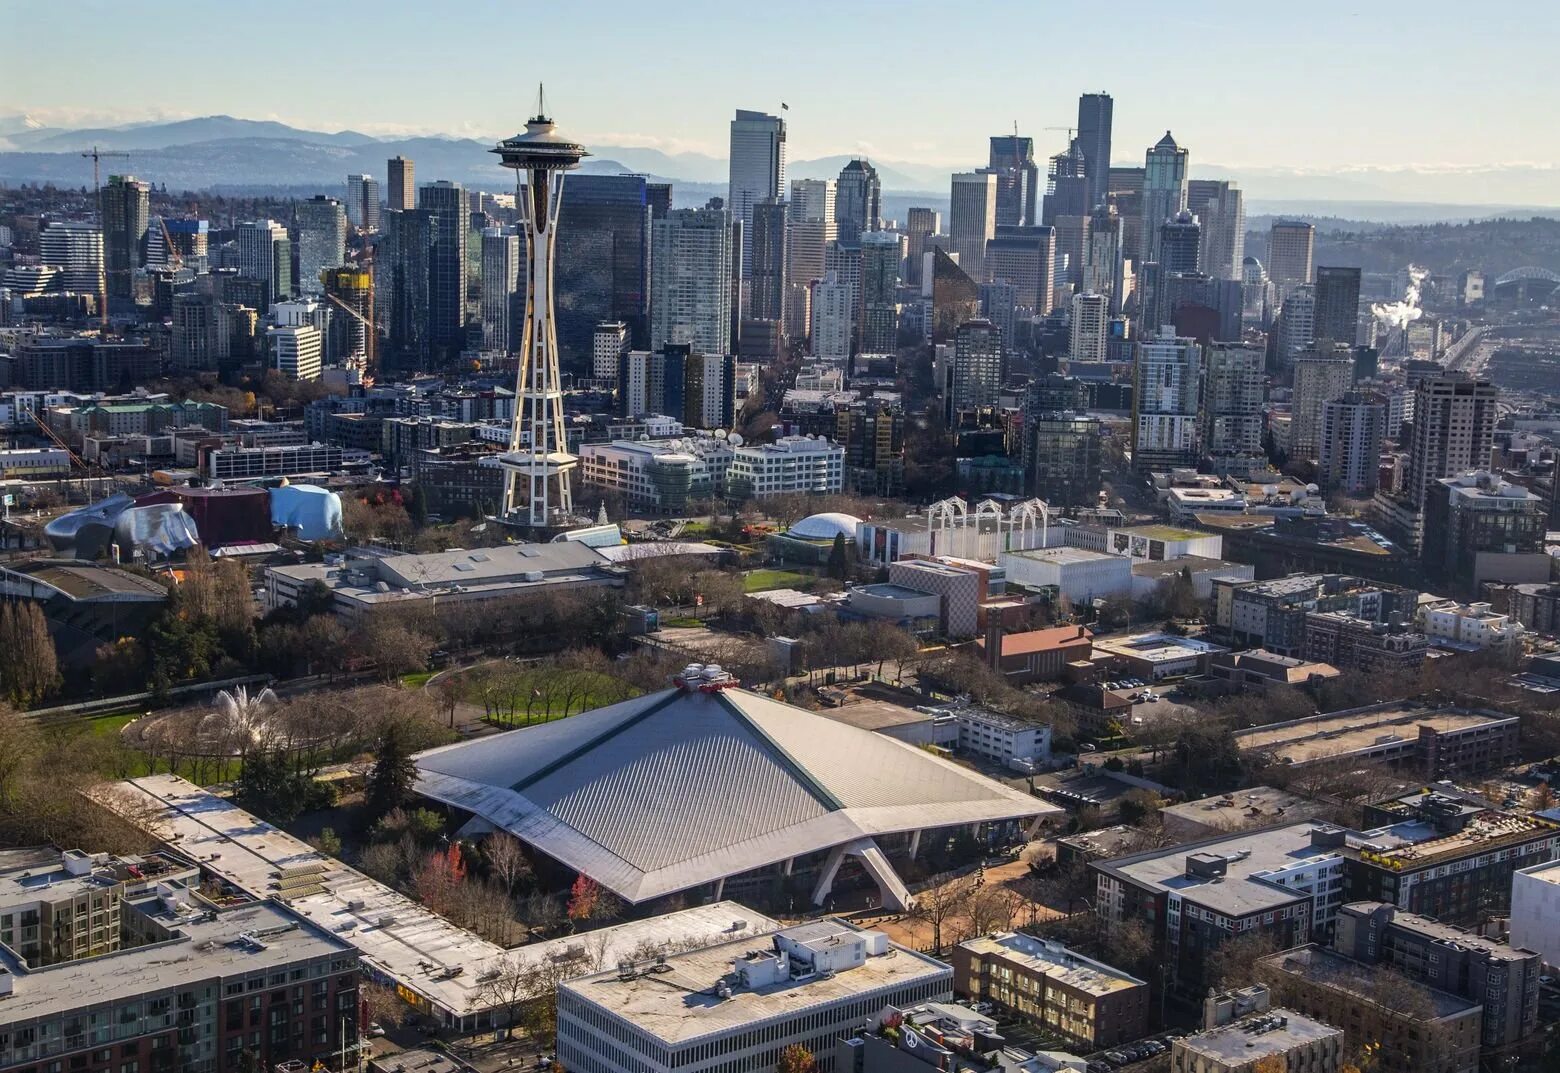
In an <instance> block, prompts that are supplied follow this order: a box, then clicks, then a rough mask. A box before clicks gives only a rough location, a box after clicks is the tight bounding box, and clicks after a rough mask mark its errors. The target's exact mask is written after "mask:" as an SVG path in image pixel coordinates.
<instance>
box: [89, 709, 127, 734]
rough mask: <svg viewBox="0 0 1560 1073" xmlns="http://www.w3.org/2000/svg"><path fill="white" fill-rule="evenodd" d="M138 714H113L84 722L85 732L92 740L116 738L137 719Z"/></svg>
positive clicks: (95, 717)
mask: <svg viewBox="0 0 1560 1073" xmlns="http://www.w3.org/2000/svg"><path fill="white" fill-rule="evenodd" d="M140 715H141V713H140V712H114V713H112V714H110V715H97V716H93V717H92V718H91V719H88V720H86V721H85V722H86V725H87V726H86V732H87V733H88V734H90V735H91V736H92V737H94V738H110V737H117V736H118V734H119V732H120V731H121V730H123V729H124V728H125V727H127V726H128V725H130V723H131V722H132V721H133V720H135V719H137V718H139V717H140Z"/></svg>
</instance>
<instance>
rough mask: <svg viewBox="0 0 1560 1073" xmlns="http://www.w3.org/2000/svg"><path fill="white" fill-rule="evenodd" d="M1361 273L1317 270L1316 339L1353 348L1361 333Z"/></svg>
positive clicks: (1324, 266) (1327, 267) (1325, 268)
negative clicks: (1356, 338)
mask: <svg viewBox="0 0 1560 1073" xmlns="http://www.w3.org/2000/svg"><path fill="white" fill-rule="evenodd" d="M1359 311H1360V270H1359V269H1358V268H1333V267H1330V266H1327V265H1322V266H1320V267H1318V268H1317V269H1316V338H1317V339H1318V340H1322V339H1325V340H1328V341H1329V342H1333V343H1345V344H1347V345H1349V346H1353V345H1354V343H1355V337H1356V336H1357V334H1358V331H1359Z"/></svg>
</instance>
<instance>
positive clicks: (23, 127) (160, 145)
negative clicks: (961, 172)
mask: <svg viewBox="0 0 1560 1073" xmlns="http://www.w3.org/2000/svg"><path fill="white" fill-rule="evenodd" d="M93 146H96V147H97V148H98V149H100V150H104V151H111V152H114V153H127V154H129V155H128V157H118V156H116V157H112V158H109V160H108V163H107V166H106V167H105V173H112V172H118V171H127V172H131V173H133V174H136V175H139V176H141V177H142V178H145V179H148V180H150V181H153V182H156V183H158V184H166V185H167V186H168V187H169V188H170V189H174V190H186V189H187V190H202V189H224V190H228V191H232V192H266V191H269V190H277V189H287V190H301V189H303V188H312V189H314V190H334V189H336V188H338V187H340V186H341V184H342V182H343V180H344V178H345V176H346V175H348V174H352V173H358V172H362V173H367V174H370V175H383V174H384V168H385V160H386V159H387V158H389V157H392V156H397V155H400V156H405V157H409V158H411V159H412V160H413V161H415V162H416V167H417V178H418V179H419V180H430V179H454V180H457V181H459V182H462V183H465V184H468V185H471V186H476V187H479V188H484V189H504V188H507V187H508V186H509V184H510V183H511V182H512V179H511V178H510V176H509V175H508V174H507V173H506V172H505V171H504V170H503V169H502V168H501V167H499V165H498V164H497V163H496V160H495V158H493V157H492V156H491V155H489V154H488V152H487V150H488V149H490V148H491V143H489V142H485V141H478V140H475V139H471V138H454V137H445V136H418V137H390V138H376V137H374V136H372V135H368V134H364V133H361V132H359V131H353V130H340V131H333V132H332V131H314V130H304V129H300V128H298V127H292V126H288V125H287V124H285V123H279V122H275V121H271V120H253V119H239V118H235V117H233V116H225V115H217V116H204V117H200V118H197V119H182V120H176V121H172V122H148V123H134V124H127V125H123V126H115V127H97V128H80V129H70V128H59V127H50V126H46V125H44V124H41V123H39V122H38V121H37V120H35V119H33V118H32V117H30V116H26V115H9V116H0V183H7V184H16V183H22V182H53V183H57V184H61V185H70V186H84V185H89V184H90V183H91V182H92V162H91V160H90V159H87V158H85V157H83V156H82V155H81V154H82V153H83V151H86V150H90V149H91V148H92V147H93ZM589 148H590V150H591V153H592V157H591V159H590V160H588V161H587V162H586V164H585V170H587V171H591V172H597V173H608V174H610V173H615V172H634V173H638V174H643V175H647V176H650V177H653V178H655V179H658V180H662V181H672V182H673V183H674V184H681V186H679V187H678V191H677V192H678V203H679V204H686V203H690V201H692V200H693V199H694V198H695V197H696V198H697V199H699V200H702V198H703V197H705V196H708V194H709V193H710V192H714V191H711V190H710V188H711V187H721V186H724V185H725V181H726V161H725V160H724V159H723V158H720V157H715V156H711V155H708V154H704V153H694V152H679V153H667V152H664V151H662V150H660V149H654V148H649V147H645V146H624V145H592V146H590V147H589ZM850 159H852V158H851V157H850V156H846V155H835V156H826V157H819V158H816V159H812V160H795V161H791V162H789V164H788V167H787V171H788V173H789V175H790V177H792V178H832V177H834V176H836V175H838V174H839V171H840V168H842V167H843V166H844V165H845V164H846V163H847V162H848V161H849V160H850ZM978 163H979V162H978V161H972V162H971V164H970V165H969V166H970V167H973V166H975V165H976V164H978ZM873 166H874V167H876V168H877V171H878V175H879V177H880V179H881V181H882V184H883V189H884V191H885V193H895V194H900V195H924V196H918V197H916V198H915V199H914V200H915V201H916V202H917V203H920V204H927V205H930V206H932V207H940V206H941V207H945V205H946V200H947V190H948V175H949V173H950V172H951V171H952V170H954V169H953V168H951V167H949V166H948V165H946V164H927V163H924V162H915V161H902V160H873ZM1556 174H1557V169H1555V168H1553V167H1548V166H1543V165H1536V164H1491V165H1487V166H1483V167H1413V166H1403V167H1396V168H1379V167H1374V168H1373V167H1357V168H1340V169H1309V170H1306V169H1296V168H1278V167H1266V168H1264V167H1224V166H1220V165H1217V164H1208V165H1203V166H1196V165H1194V167H1193V175H1194V177H1208V178H1227V179H1233V180H1235V181H1236V182H1238V183H1239V184H1240V185H1241V187H1242V189H1244V190H1245V192H1246V197H1247V199H1248V201H1249V202H1252V204H1253V205H1255V204H1256V203H1257V201H1256V200H1253V199H1258V200H1259V201H1260V203H1261V205H1262V206H1263V208H1264V209H1266V210H1269V211H1301V210H1300V209H1299V208H1298V207H1296V208H1287V206H1288V205H1291V204H1292V205H1295V206H1298V205H1299V203H1302V202H1310V203H1329V202H1346V203H1350V205H1351V206H1352V207H1353V208H1354V209H1355V211H1353V212H1351V213H1349V215H1358V212H1357V210H1358V208H1359V207H1360V206H1363V205H1368V204H1370V203H1405V202H1407V203H1419V204H1427V203H1435V204H1436V205H1437V207H1438V208H1441V207H1445V208H1446V209H1448V210H1449V213H1450V217H1449V218H1456V217H1457V216H1459V215H1462V216H1468V215H1488V214H1489V213H1490V212H1492V211H1510V212H1544V211H1550V212H1552V211H1553V210H1552V209H1549V208H1547V207H1549V206H1554V205H1555V204H1556V203H1560V194H1557V192H1556V182H1555V180H1556ZM900 200H901V199H899V198H895V202H896V203H897V202H899V201H900Z"/></svg>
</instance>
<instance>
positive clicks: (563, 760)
mask: <svg viewBox="0 0 1560 1073" xmlns="http://www.w3.org/2000/svg"><path fill="white" fill-rule="evenodd" d="M681 693H682V691H681V690H680V689H675V688H674V689H669V690H667V691H666V694H665V696H663V697H662V698H661V699H660V700H658V701H656V702H655V703H654V704H647V705H645V707H644V708H642V709H641V710H640V711H637V712H635V713H634V714H633V715H631V716H629V717H628V718H627V719H625V720H623V721H622V722H621V723H618V724H617V725H615V726H611V727H608V728H607V729H606V730H603V731H602V732H601V733H599V734H596V735H593V736H592V737H589V738H586V739H585V740H584V741H583V742H581V743H580V744H578V745H576V746H575V747H574V748H572V749H570V750H569V751H568V752H566V753H564V754H563V755H562V756H560V757H558V758H557V759H556V760H552V761H549V762H548V763H546V764H543V765H542V766H541V767H539V768H537V769H536V770H535V771H533V772H532V773H531V774H529V775H527V776H526V777H525V778H523V779H521V780H520V781H519V782H517V783H514V784H513V785H511V786H510V787H509V789H510V790H512V791H514V792H515V793H519V792H520V791H521V790H524V789H525V788H526V787H527V786H531V785H534V784H535V783H537V782H539V781H541V780H542V779H544V778H546V777H547V776H548V775H551V774H552V773H553V772H555V771H557V770H558V769H559V768H561V767H563V766H564V765H565V764H568V763H571V762H573V761H575V760H578V759H579V758H580V757H581V756H583V755H584V754H585V753H588V752H590V750H592V749H594V748H595V747H596V746H598V745H600V744H601V743H603V742H605V741H609V740H611V739H612V738H615V737H617V736H618V735H619V734H621V733H622V732H623V731H625V730H627V729H628V728H629V727H631V726H635V725H636V724H638V723H641V722H643V721H644V720H645V719H647V718H649V717H650V716H652V715H654V714H655V713H656V712H658V711H660V710H661V709H662V708H664V707H666V706H667V705H668V704H670V703H671V702H672V701H674V700H676V699H677V698H678V696H680V695H681ZM652 696H653V694H652Z"/></svg>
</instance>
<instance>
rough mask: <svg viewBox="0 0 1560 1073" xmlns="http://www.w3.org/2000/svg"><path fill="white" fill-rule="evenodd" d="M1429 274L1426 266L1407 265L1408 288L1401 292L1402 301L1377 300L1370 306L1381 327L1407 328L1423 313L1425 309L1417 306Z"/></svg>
mask: <svg viewBox="0 0 1560 1073" xmlns="http://www.w3.org/2000/svg"><path fill="white" fill-rule="evenodd" d="M1429 275H1430V270H1429V269H1428V268H1420V267H1419V266H1418V265H1409V266H1408V290H1407V291H1405V292H1404V293H1403V299H1402V301H1399V302H1377V303H1375V304H1374V305H1372V306H1371V307H1370V311H1371V312H1372V313H1374V314H1375V315H1376V320H1377V321H1378V322H1379V323H1380V324H1381V326H1382V327H1383V328H1407V327H1408V326H1409V324H1410V323H1412V322H1413V321H1416V320H1418V319H1419V318H1420V317H1422V316H1424V315H1425V311H1424V310H1423V309H1420V308H1419V294H1420V289H1421V288H1422V287H1423V286H1424V282H1425V279H1426V277H1428V276H1429Z"/></svg>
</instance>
